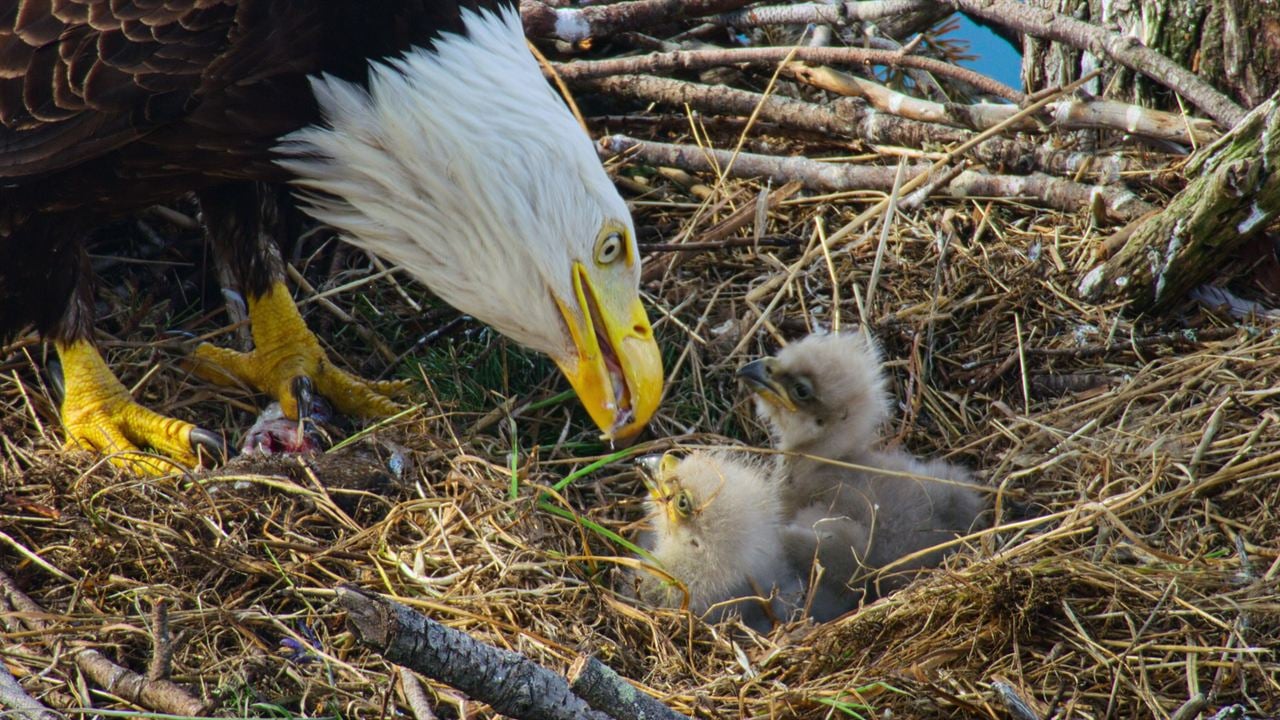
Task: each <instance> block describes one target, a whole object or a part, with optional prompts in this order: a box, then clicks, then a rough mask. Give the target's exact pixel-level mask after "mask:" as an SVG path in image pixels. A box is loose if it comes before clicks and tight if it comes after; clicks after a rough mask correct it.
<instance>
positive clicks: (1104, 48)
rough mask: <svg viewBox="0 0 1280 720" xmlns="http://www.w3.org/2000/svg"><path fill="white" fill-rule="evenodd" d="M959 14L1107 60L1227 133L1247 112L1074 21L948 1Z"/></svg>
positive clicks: (994, 3) (1130, 42)
mask: <svg viewBox="0 0 1280 720" xmlns="http://www.w3.org/2000/svg"><path fill="white" fill-rule="evenodd" d="M946 2H948V3H950V4H951V6H952V7H954V8H956V9H957V10H963V11H964V12H966V13H969V14H971V15H974V16H976V17H980V18H982V19H984V20H988V21H990V22H994V23H999V24H1000V25H1003V26H1005V27H1009V28H1013V29H1014V30H1017V31H1019V32H1024V33H1026V34H1028V35H1031V36H1034V37H1038V38H1045V39H1048V40H1055V41H1057V42H1060V43H1065V44H1067V45H1070V46H1071V47H1074V48H1079V49H1081V50H1085V51H1087V52H1090V53H1093V54H1094V55H1096V56H1098V57H1103V56H1106V57H1109V58H1111V59H1112V60H1114V61H1116V62H1118V63H1120V64H1121V65H1123V66H1125V67H1127V68H1129V69H1130V70H1134V71H1136V72H1140V73H1142V74H1143V75H1146V76H1147V77H1149V78H1151V79H1152V80H1154V81H1156V82H1158V83H1160V84H1161V85H1164V86H1165V87H1167V88H1169V89H1171V90H1173V91H1174V92H1176V93H1178V94H1179V95H1182V96H1183V97H1185V98H1186V99H1187V100H1189V101H1191V104H1193V105H1195V106H1196V107H1198V108H1200V109H1201V110H1202V111H1204V113H1205V114H1206V115H1208V116H1209V117H1211V118H1213V119H1214V120H1216V121H1218V124H1220V125H1222V126H1223V127H1228V128H1229V127H1233V126H1235V125H1236V123H1238V122H1240V120H1241V119H1242V118H1243V117H1244V114H1245V111H1244V110H1243V109H1242V108H1241V107H1240V106H1239V105H1236V104H1235V103H1234V102H1232V101H1231V99H1230V98H1228V97H1227V96H1226V95H1223V94H1222V93H1220V92H1218V91H1217V90H1215V89H1214V88H1213V86H1212V85H1210V84H1209V83H1207V82H1205V81H1204V80H1201V79H1200V78H1199V77H1197V76H1196V74H1195V73H1193V72H1191V71H1190V70H1187V69H1186V68H1183V67H1180V66H1179V65H1178V64H1177V63H1175V62H1173V61H1172V60H1170V59H1169V58H1167V57H1165V56H1163V55H1161V54H1160V53H1158V52H1156V51H1154V50H1152V49H1150V48H1148V47H1146V46H1144V45H1143V44H1142V43H1140V42H1138V40H1137V39H1135V38H1132V37H1129V36H1126V35H1118V34H1116V33H1113V32H1108V31H1107V30H1105V29H1103V28H1100V27H1098V26H1097V25H1092V24H1090V23H1087V22H1083V21H1081V20H1076V19H1075V18H1073V17H1068V16H1066V15H1059V14H1058V13H1055V12H1052V11H1050V10H1043V9H1040V8H1035V7H1032V6H1030V5H1026V4H1023V3H1020V2H1015V0H946Z"/></svg>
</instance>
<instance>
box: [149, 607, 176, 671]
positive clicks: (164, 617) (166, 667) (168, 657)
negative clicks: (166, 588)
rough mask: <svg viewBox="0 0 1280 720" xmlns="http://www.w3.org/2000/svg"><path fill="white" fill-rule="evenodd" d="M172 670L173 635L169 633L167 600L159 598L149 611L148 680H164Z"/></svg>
mask: <svg viewBox="0 0 1280 720" xmlns="http://www.w3.org/2000/svg"><path fill="white" fill-rule="evenodd" d="M172 669H173V635H172V634H171V633H170V632H169V600H168V599H167V598H160V599H159V600H157V601H156V604H155V606H154V607H153V608H152V610H151V662H150V664H148V665H147V679H148V680H164V679H165V678H168V677H169V673H170V672H171V671H172Z"/></svg>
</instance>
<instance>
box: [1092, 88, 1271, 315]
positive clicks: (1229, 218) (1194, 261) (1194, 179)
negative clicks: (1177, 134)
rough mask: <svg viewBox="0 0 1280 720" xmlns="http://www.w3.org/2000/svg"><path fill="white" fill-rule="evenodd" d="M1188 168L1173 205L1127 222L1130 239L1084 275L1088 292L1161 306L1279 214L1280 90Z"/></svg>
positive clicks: (1099, 298) (1095, 297)
mask: <svg viewBox="0 0 1280 720" xmlns="http://www.w3.org/2000/svg"><path fill="white" fill-rule="evenodd" d="M1186 172H1187V177H1188V178H1189V182H1188V183H1187V186H1186V188H1184V189H1183V190H1182V192H1180V193H1178V195H1177V196H1175V197H1174V198H1173V200H1172V201H1171V202H1170V203H1169V205H1168V207H1167V208H1166V209H1165V210H1164V211H1163V212H1161V213H1157V214H1154V215H1152V216H1150V217H1147V218H1143V219H1141V220H1139V221H1137V222H1138V223H1139V224H1138V225H1137V227H1133V228H1126V229H1125V230H1124V232H1129V233H1130V236H1129V239H1128V242H1126V243H1125V244H1124V246H1123V247H1122V248H1120V250H1119V251H1117V252H1116V253H1115V254H1114V255H1112V256H1111V257H1110V258H1109V259H1108V260H1107V261H1106V262H1105V263H1103V264H1102V265H1099V266H1098V267H1095V268H1094V269H1093V270H1091V271H1089V273H1088V274H1086V275H1085V277H1084V279H1083V280H1081V281H1080V284H1079V287H1078V291H1079V293H1080V295H1081V297H1083V298H1084V299H1086V300H1089V301H1091V302H1095V303H1102V302H1112V301H1116V300H1127V301H1128V303H1129V304H1128V308H1129V310H1131V311H1135V312H1143V311H1148V310H1159V309H1162V308H1163V307H1164V306H1167V305H1168V304H1170V303H1172V302H1175V301H1177V300H1178V299H1180V298H1181V297H1182V296H1183V294H1184V293H1186V292H1187V291H1188V290H1190V289H1191V288H1193V287H1195V286H1196V285H1199V284H1201V283H1203V282H1205V281H1207V280H1210V279H1212V277H1213V275H1214V272H1215V271H1216V270H1217V269H1218V268H1220V267H1221V266H1222V264H1223V263H1224V262H1225V261H1226V259H1227V258H1228V257H1230V255H1231V253H1232V252H1233V251H1234V250H1235V249H1236V248H1238V247H1239V246H1240V245H1242V244H1243V243H1244V242H1245V241H1247V240H1248V239H1249V238H1251V237H1253V236H1254V235H1256V234H1257V233H1259V232H1261V231H1262V230H1264V229H1265V228H1266V227H1267V225H1268V224H1270V223H1271V222H1272V221H1274V220H1275V218H1277V217H1280V93H1277V94H1276V95H1273V96H1272V97H1271V99H1269V100H1267V101H1266V102H1265V103H1263V104H1262V105H1260V106H1258V107H1257V108H1256V109H1254V110H1253V111H1252V112H1250V113H1249V115H1248V116H1247V117H1246V118H1245V119H1244V120H1243V121H1242V122H1241V123H1240V124H1239V125H1238V126H1237V127H1236V128H1235V129H1234V130H1233V131H1232V132H1230V133H1228V134H1227V135H1225V136H1223V137H1222V138H1220V139H1219V140H1218V141H1217V142H1215V143H1214V144H1212V145H1210V146H1208V147H1206V148H1204V149H1202V150H1201V151H1200V152H1199V153H1197V155H1196V156H1195V157H1193V158H1192V160H1191V161H1190V162H1189V163H1188V165H1187V169H1186Z"/></svg>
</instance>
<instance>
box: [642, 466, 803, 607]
mask: <svg viewBox="0 0 1280 720" xmlns="http://www.w3.org/2000/svg"><path fill="white" fill-rule="evenodd" d="M648 469H649V475H650V477H649V478H648V479H647V480H646V484H647V485H648V487H649V494H650V498H649V500H648V503H647V507H648V511H649V522H650V524H651V526H652V531H651V533H650V535H649V536H648V542H647V543H646V544H647V545H648V547H647V548H646V549H648V550H649V552H650V553H651V554H652V555H653V557H654V559H655V560H656V561H657V562H658V565H659V566H660V568H661V570H662V571H663V572H665V573H667V574H669V575H670V576H671V577H672V578H674V579H675V580H678V581H679V583H681V584H683V585H684V588H685V589H687V591H688V599H689V607H690V609H691V610H692V611H694V612H696V613H703V612H705V611H706V610H707V609H708V608H710V607H711V606H712V605H715V604H717V603H721V602H725V601H727V600H730V599H733V598H738V597H746V596H751V595H755V594H756V592H755V591H756V590H759V591H760V592H762V593H764V594H768V592H769V589H770V588H771V587H773V586H774V585H776V584H777V582H778V578H779V576H781V575H782V574H783V573H784V572H785V570H784V567H783V566H784V564H785V560H784V557H783V554H782V551H781V543H780V540H779V533H780V525H781V506H780V503H779V500H778V489H777V486H776V484H775V483H774V482H773V480H772V479H771V478H770V476H769V475H768V473H767V472H766V471H764V470H763V469H762V468H761V467H759V466H758V465H756V464H755V463H754V462H751V461H749V460H747V459H745V458H740V457H735V456H732V455H730V454H728V453H715V452H695V453H692V454H690V455H688V456H686V457H685V458H683V459H680V458H677V457H676V456H675V455H672V454H670V453H668V454H665V455H663V456H661V457H660V458H654V459H653V460H652V461H650V462H649V463H648ZM637 579H638V583H639V591H640V596H641V597H642V598H644V599H645V600H647V601H649V602H652V603H655V604H660V605H667V606H678V605H681V604H682V601H683V598H684V591H683V590H682V589H681V588H680V587H679V586H678V585H676V584H675V583H672V582H670V580H668V579H667V578H664V577H662V576H661V575H659V574H656V573H647V572H641V573H640V574H639V575H638V576H637Z"/></svg>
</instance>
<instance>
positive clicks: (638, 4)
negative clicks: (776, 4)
mask: <svg viewBox="0 0 1280 720" xmlns="http://www.w3.org/2000/svg"><path fill="white" fill-rule="evenodd" d="M748 2H750V0H635V1H634V2H620V3H614V4H612V5H588V6H586V7H581V8H553V7H550V6H548V5H547V4H546V3H544V2H541V1H540V0H520V19H521V21H523V23H524V32H525V34H526V35H529V36H530V37H546V38H554V39H556V40H563V41H564V42H571V43H579V42H584V41H587V40H590V39H591V38H599V37H608V36H610V35H613V34H614V33H617V32H619V31H622V30H631V29H634V28H640V27H645V26H647V25H653V24H656V23H669V22H671V21H672V20H677V19H679V18H682V17H697V16H699V15H709V14H712V13H722V12H726V11H728V10H734V9H737V8H740V7H742V6H743V5H746V4H747V3H748Z"/></svg>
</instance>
